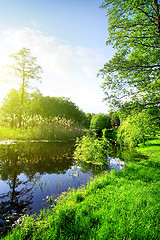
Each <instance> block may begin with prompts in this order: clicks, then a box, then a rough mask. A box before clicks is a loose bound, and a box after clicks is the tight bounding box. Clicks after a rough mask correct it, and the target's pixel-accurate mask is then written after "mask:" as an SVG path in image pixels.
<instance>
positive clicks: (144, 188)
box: [3, 137, 160, 240]
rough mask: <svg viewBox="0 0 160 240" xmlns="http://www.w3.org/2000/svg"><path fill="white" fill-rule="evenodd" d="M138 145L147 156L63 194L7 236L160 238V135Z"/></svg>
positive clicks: (104, 238) (140, 151)
mask: <svg viewBox="0 0 160 240" xmlns="http://www.w3.org/2000/svg"><path fill="white" fill-rule="evenodd" d="M137 150H138V152H139V153H141V154H145V155H146V157H145V158H144V157H142V158H141V159H140V161H139V162H135V163H134V162H132V163H128V164H127V166H126V167H125V168H124V169H123V170H122V171H121V172H119V171H116V170H111V173H110V174H109V173H105V174H103V175H101V176H99V177H96V178H95V179H94V180H92V181H90V182H89V183H88V185H87V186H86V187H85V186H84V187H82V188H79V189H78V190H75V189H71V190H70V191H68V193H64V194H63V195H62V196H61V198H60V199H59V200H58V201H57V205H56V206H52V210H51V209H48V210H43V211H41V213H40V215H39V216H38V217H36V216H33V215H32V216H25V217H24V219H23V220H22V223H21V224H18V225H17V226H16V228H15V229H14V230H13V232H12V233H10V234H9V235H8V236H6V237H5V238H3V239H57V240H59V239H61V240H63V239H77V240H78V239H90V240H91V239H92V240H94V239H95V240H100V239H102V240H106V239H134V240H135V239H142V240H144V239H147V240H148V239H149V240H151V239H156V240H157V239H160V231H159V229H160V211H159V210H160V137H157V138H156V139H152V140H149V141H147V142H146V145H140V146H139V148H138V149H137Z"/></svg>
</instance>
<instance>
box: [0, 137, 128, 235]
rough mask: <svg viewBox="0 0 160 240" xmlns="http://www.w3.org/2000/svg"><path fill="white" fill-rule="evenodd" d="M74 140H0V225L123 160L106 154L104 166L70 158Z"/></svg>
mask: <svg viewBox="0 0 160 240" xmlns="http://www.w3.org/2000/svg"><path fill="white" fill-rule="evenodd" d="M73 151H74V141H68V142H45V141H39V142H36V141H33V142H16V141H10V142H1V144H0V229H1V232H2V231H3V229H4V227H6V226H7V225H8V224H11V223H13V222H14V220H16V219H18V218H19V217H20V216H21V215H22V214H24V213H29V214H31V213H39V211H40V210H41V209H43V208H46V207H47V206H49V203H48V202H47V199H48V196H52V200H53V201H54V199H56V198H57V197H58V196H59V195H60V194H61V193H62V192H64V191H67V190H68V188H70V187H74V188H76V189H77V188H78V187H79V186H81V185H83V184H86V183H87V182H88V181H89V180H90V178H91V177H94V176H96V175H98V174H100V173H101V172H102V171H108V170H109V169H110V168H117V169H119V170H121V169H122V167H123V165H124V162H121V161H120V160H119V159H118V158H114V159H113V158H109V159H110V163H109V164H108V165H106V166H103V167H101V166H95V165H93V164H87V163H84V162H78V161H75V160H74V159H73Z"/></svg>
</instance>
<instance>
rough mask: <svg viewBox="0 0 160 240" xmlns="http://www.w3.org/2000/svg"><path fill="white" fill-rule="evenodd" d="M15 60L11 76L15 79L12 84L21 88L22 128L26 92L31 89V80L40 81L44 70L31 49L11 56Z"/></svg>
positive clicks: (11, 67)
mask: <svg viewBox="0 0 160 240" xmlns="http://www.w3.org/2000/svg"><path fill="white" fill-rule="evenodd" d="M10 57H12V58H13V59H14V60H15V64H13V65H11V66H10V69H9V70H8V73H9V75H11V77H12V78H13V80H11V81H12V82H14V83H16V84H18V85H19V86H20V91H21V94H20V109H19V127H21V117H22V114H23V113H24V112H23V108H24V103H25V91H26V89H27V88H31V80H33V79H34V80H37V81H39V80H40V79H41V77H40V73H42V68H41V67H40V66H39V65H38V64H37V63H36V61H37V59H36V58H35V57H32V55H31V51H30V49H26V48H23V49H22V50H20V51H19V52H17V53H16V54H12V55H10Z"/></svg>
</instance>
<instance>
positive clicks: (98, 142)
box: [74, 134, 109, 164]
mask: <svg viewBox="0 0 160 240" xmlns="http://www.w3.org/2000/svg"><path fill="white" fill-rule="evenodd" d="M108 147H109V142H108V140H107V139H106V138H104V137H103V138H102V139H97V138H95V137H92V136H90V135H89V134H88V135H86V136H83V137H82V138H81V139H77V141H76V150H75V152H74V158H75V159H78V160H82V161H85V162H89V163H93V164H105V163H106V162H107V152H108V151H107V148H108Z"/></svg>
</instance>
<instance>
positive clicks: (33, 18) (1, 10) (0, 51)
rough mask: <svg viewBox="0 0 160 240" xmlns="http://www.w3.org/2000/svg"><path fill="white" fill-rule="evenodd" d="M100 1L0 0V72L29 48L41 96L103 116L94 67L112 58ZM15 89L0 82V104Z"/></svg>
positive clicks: (99, 89) (103, 103) (102, 94)
mask: <svg viewBox="0 0 160 240" xmlns="http://www.w3.org/2000/svg"><path fill="white" fill-rule="evenodd" d="M102 2H103V0H102V1H101V0H81V1H80V0H61V1H57V0H0V70H2V66H5V65H7V64H9V63H10V59H11V58H10V57H8V56H9V55H11V54H13V53H17V52H18V51H19V50H21V49H22V48H23V47H25V48H29V49H30V50H31V54H32V56H33V57H37V63H38V64H39V65H40V66H41V67H42V69H43V74H42V83H41V84H38V85H36V86H37V87H38V88H39V90H40V91H41V93H42V94H43V95H44V96H52V97H66V98H70V100H71V101H72V102H74V103H75V104H76V105H77V106H78V107H79V108H80V109H82V110H83V111H84V112H86V113H88V112H90V113H100V112H101V113H107V111H108V106H106V103H105V102H103V98H104V97H105V95H104V93H103V89H102V88H101V87H100V85H101V84H102V82H103V79H102V77H101V76H99V77H97V73H98V71H99V69H101V68H103V66H104V64H105V63H106V62H107V61H108V60H109V59H111V57H112V55H113V50H112V49H111V47H109V46H106V40H107V37H108V31H107V27H108V26H107V17H106V10H105V9H102V8H99V6H100V5H101V4H102ZM11 88H16V89H17V86H14V85H11V84H9V83H3V82H2V81H0V101H1V100H2V99H3V98H4V97H5V96H6V94H7V93H8V92H9V91H10V89H11Z"/></svg>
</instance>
